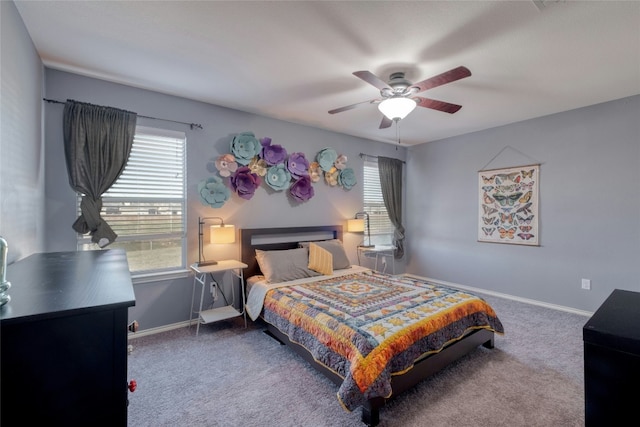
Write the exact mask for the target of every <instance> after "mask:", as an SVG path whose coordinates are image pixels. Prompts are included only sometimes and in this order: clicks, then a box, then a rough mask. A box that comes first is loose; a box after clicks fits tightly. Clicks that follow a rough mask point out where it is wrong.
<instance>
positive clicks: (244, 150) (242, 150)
mask: <svg viewBox="0 0 640 427" xmlns="http://www.w3.org/2000/svg"><path fill="white" fill-rule="evenodd" d="M230 148H231V154H233V155H234V156H235V158H236V162H238V163H240V164H241V165H245V166H246V165H248V164H249V162H250V161H251V159H253V158H254V157H255V156H257V155H258V153H260V151H261V150H262V144H260V141H258V140H257V139H256V136H255V135H254V134H253V132H243V133H239V134H238V135H236V136H234V137H233V139H232V140H231V147H230Z"/></svg>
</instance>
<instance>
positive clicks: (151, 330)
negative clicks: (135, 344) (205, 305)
mask: <svg viewBox="0 0 640 427" xmlns="http://www.w3.org/2000/svg"><path fill="white" fill-rule="evenodd" d="M194 325H195V322H194ZM185 327H189V321H188V320H185V321H184V322H178V323H172V324H171V325H165V326H159V327H157V328H149V329H144V330H142V331H138V332H135V333H131V334H129V337H128V338H129V339H134V338H141V337H146V336H148V335H154V334H159V333H161V332H168V331H172V330H174V329H179V328H185Z"/></svg>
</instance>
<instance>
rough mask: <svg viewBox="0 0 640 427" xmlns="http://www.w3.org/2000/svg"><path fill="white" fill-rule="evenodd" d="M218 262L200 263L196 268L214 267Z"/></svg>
mask: <svg viewBox="0 0 640 427" xmlns="http://www.w3.org/2000/svg"><path fill="white" fill-rule="evenodd" d="M217 263H218V261H200V262H199V263H198V267H205V266H207V265H216V264H217Z"/></svg>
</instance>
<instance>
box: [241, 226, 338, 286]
mask: <svg viewBox="0 0 640 427" xmlns="http://www.w3.org/2000/svg"><path fill="white" fill-rule="evenodd" d="M329 239H338V240H342V226H341V225H320V226H310V227H282V228H242V229H240V244H241V245H242V248H241V255H240V256H241V258H242V262H244V263H245V264H247V265H248V266H249V267H248V268H246V269H245V271H244V277H245V278H249V277H251V276H255V275H256V274H260V267H259V266H258V262H257V261H256V249H261V250H263V251H275V250H284V249H294V248H297V247H298V242H303V241H304V242H308V241H313V240H329Z"/></svg>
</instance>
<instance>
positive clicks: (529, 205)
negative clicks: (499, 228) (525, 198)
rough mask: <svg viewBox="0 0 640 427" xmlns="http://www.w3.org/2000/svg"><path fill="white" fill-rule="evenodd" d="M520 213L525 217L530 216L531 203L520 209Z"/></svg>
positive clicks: (518, 211)
mask: <svg viewBox="0 0 640 427" xmlns="http://www.w3.org/2000/svg"><path fill="white" fill-rule="evenodd" d="M520 212H522V213H523V214H525V215H529V214H530V213H531V202H529V203H527V204H526V205H524V206H522V207H521V208H520V209H518V210H517V211H516V213H520Z"/></svg>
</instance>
